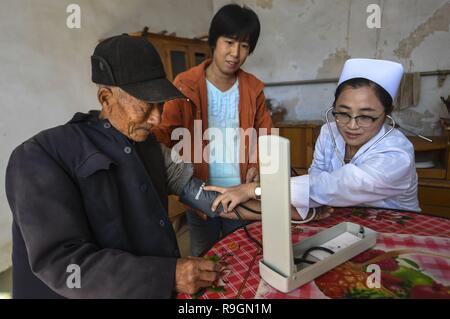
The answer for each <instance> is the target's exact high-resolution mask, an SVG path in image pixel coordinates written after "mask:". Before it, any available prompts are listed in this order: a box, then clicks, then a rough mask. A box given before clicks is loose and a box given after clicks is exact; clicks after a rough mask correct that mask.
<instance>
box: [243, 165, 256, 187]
mask: <svg viewBox="0 0 450 319" xmlns="http://www.w3.org/2000/svg"><path fill="white" fill-rule="evenodd" d="M253 182H255V183H257V182H259V169H258V168H257V167H254V166H253V167H250V168H249V169H248V170H247V176H246V177H245V183H246V184H248V183H253Z"/></svg>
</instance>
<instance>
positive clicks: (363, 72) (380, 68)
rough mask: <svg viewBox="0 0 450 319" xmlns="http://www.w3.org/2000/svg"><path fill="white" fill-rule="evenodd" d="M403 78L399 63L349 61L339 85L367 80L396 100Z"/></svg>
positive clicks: (362, 60) (371, 60) (370, 60)
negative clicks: (355, 79) (349, 81)
mask: <svg viewBox="0 0 450 319" xmlns="http://www.w3.org/2000/svg"><path fill="white" fill-rule="evenodd" d="M402 77H403V66H402V65H401V64H399V63H396V62H392V61H387V60H376V59H349V60H347V61H346V62H345V64H344V68H343V69H342V74H341V77H340V78H339V83H338V85H340V84H341V83H342V82H345V81H347V80H350V79H354V78H365V79H368V80H371V81H373V82H375V83H376V84H378V85H379V86H381V87H382V88H383V89H385V90H386V91H387V92H388V93H389V94H390V96H391V97H392V100H394V99H395V96H396V95H397V90H398V87H399V85H400V81H401V80H402Z"/></svg>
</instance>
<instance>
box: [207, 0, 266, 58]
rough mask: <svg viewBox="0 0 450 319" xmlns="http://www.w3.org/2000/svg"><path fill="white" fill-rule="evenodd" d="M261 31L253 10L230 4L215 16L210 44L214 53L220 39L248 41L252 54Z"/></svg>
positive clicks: (210, 29) (211, 28)
mask: <svg viewBox="0 0 450 319" xmlns="http://www.w3.org/2000/svg"><path fill="white" fill-rule="evenodd" d="M260 30H261V25H260V23H259V18H258V16H257V15H256V13H255V12H254V11H253V10H252V9H250V8H248V7H246V6H243V7H241V6H239V5H237V4H229V5H226V6H224V7H222V8H221V9H220V10H219V11H217V13H216V14H215V15H214V17H213V19H212V21H211V25H210V27H209V36H208V43H209V46H210V47H211V49H212V50H213V51H214V48H215V47H216V44H217V39H218V38H219V37H227V38H232V39H236V40H238V41H246V42H248V43H249V45H250V53H252V52H253V50H255V47H256V43H257V42H258V38H259V32H260Z"/></svg>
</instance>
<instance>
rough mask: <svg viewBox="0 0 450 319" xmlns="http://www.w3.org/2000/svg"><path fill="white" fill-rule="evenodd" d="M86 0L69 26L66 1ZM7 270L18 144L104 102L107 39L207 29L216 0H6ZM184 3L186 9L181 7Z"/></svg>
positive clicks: (2, 60)
mask: <svg viewBox="0 0 450 319" xmlns="http://www.w3.org/2000/svg"><path fill="white" fill-rule="evenodd" d="M71 3H77V4H78V5H80V7H81V29H79V30H70V29H68V28H67V27H66V19H67V16H68V14H67V13H66V7H67V6H68V5H69V4H71ZM0 5H1V9H0V28H1V30H2V32H1V33H0V48H1V50H0V92H1V93H0V107H1V111H2V117H1V119H0V145H1V157H0V180H1V185H2V186H1V188H2V191H1V192H0V271H2V270H4V269H5V267H7V266H9V265H10V248H11V245H10V229H11V227H10V223H11V217H10V215H11V213H10V210H9V206H8V203H7V200H6V195H5V192H4V186H3V185H5V170H6V164H7V161H8V159H9V156H10V154H11V151H12V150H13V148H14V147H16V146H17V145H19V144H20V143H21V142H23V141H24V140H25V139H27V138H29V137H31V136H32V135H34V134H35V133H37V132H39V131H41V130H43V129H45V128H49V127H52V126H56V125H59V124H62V123H65V122H67V121H68V120H69V119H70V117H71V116H72V115H73V114H74V113H75V112H77V111H87V110H89V109H94V108H99V106H98V102H97V98H96V89H95V86H94V85H93V84H92V83H91V80H90V76H91V71H90V55H91V54H92V52H93V49H94V47H95V45H96V44H97V43H98V41H99V40H100V39H102V38H106V37H109V36H112V35H115V34H120V33H123V32H131V31H140V30H142V29H143V27H144V26H149V28H150V31H154V32H159V31H161V30H168V31H169V32H177V35H179V36H187V37H193V36H196V35H199V34H203V33H206V32H208V27H209V22H210V19H211V16H212V2H211V0H183V1H180V0H128V1H123V0H76V1H69V0H67V1H66V0H2V1H1V2H0ZM181 7H182V10H181V9H180V8H181Z"/></svg>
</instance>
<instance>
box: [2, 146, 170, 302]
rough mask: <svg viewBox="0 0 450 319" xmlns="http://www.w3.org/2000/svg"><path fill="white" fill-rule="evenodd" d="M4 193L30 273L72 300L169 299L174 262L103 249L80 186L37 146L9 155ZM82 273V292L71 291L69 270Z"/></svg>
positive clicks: (21, 147) (25, 147) (19, 149)
mask: <svg viewBox="0 0 450 319" xmlns="http://www.w3.org/2000/svg"><path fill="white" fill-rule="evenodd" d="M6 193H7V198H8V201H9V205H10V207H11V209H12V211H13V216H14V220H15V222H16V223H17V225H18V226H19V228H20V231H21V234H22V236H23V239H24V242H25V245H26V249H27V252H28V258H29V263H30V266H31V270H32V272H33V273H34V274H35V275H36V276H37V277H38V278H39V279H40V280H42V281H43V282H44V283H45V284H46V285H47V286H49V287H50V288H51V289H52V290H54V291H55V292H56V293H58V294H60V295H62V296H64V297H68V298H169V297H171V296H172V293H173V288H174V285H175V269H176V258H163V257H151V256H142V257H139V256H135V255H132V254H130V253H127V252H125V251H120V250H114V249H102V247H99V246H98V245H97V244H96V242H95V240H94V238H93V236H92V233H91V231H90V229H89V224H88V221H87V217H86V214H85V211H84V208H83V201H82V199H81V195H80V192H79V190H78V188H77V185H76V183H75V182H74V181H73V179H72V178H71V177H70V176H69V175H68V174H67V173H66V171H65V170H64V169H63V168H62V167H61V166H60V165H59V164H58V162H56V161H55V160H54V159H53V158H52V157H51V156H50V155H49V154H48V153H47V152H46V151H45V150H44V149H43V148H42V147H41V146H40V145H39V144H38V143H36V142H33V141H29V142H26V143H24V144H22V145H21V146H19V147H18V148H17V149H16V150H15V151H14V152H13V154H12V155H11V158H10V161H9V164H8V168H7V172H6ZM71 264H76V265H78V266H79V267H80V270H81V288H79V289H78V288H72V289H71V288H69V287H68V286H67V283H66V281H67V279H68V278H69V276H70V275H71V273H70V272H67V267H68V266H69V265H71Z"/></svg>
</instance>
